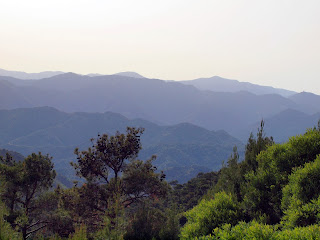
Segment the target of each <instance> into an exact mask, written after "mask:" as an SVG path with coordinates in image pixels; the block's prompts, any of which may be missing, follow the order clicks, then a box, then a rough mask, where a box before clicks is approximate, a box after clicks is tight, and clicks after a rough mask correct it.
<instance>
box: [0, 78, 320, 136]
mask: <svg viewBox="0 0 320 240" xmlns="http://www.w3.org/2000/svg"><path fill="white" fill-rule="evenodd" d="M1 79H3V80H2V81H0V84H1V87H0V98H1V103H0V105H1V106H0V107H1V108H2V109H13V108H17V107H38V106H51V107H55V108H57V109H59V110H62V111H66V112H75V111H81V112H106V111H112V112H117V113H120V114H122V115H124V116H126V117H129V118H143V119H146V120H148V121H152V122H155V123H158V124H164V125H166V124H167V125H172V124H178V123H181V122H189V123H192V124H195V125H198V126H201V127H204V128H207V129H209V130H220V129H224V130H226V131H227V132H229V133H230V134H231V135H233V136H236V137H240V136H243V135H242V132H243V129H246V128H247V126H250V125H252V124H255V123H256V122H259V121H260V120H261V119H262V118H264V119H266V118H269V117H272V116H274V115H276V114H278V113H280V112H282V111H285V110H287V109H294V110H297V111H301V112H305V113H308V114H310V113H312V114H314V113H316V112H320V104H319V102H320V100H319V98H320V97H319V96H318V97H317V95H314V96H316V97H315V98H316V99H314V98H310V97H308V96H309V95H306V94H296V95H293V96H291V97H290V98H285V97H282V96H280V95H277V94H266V95H255V94H252V93H249V92H245V91H243V92H235V93H230V92H229V93H225V92H212V91H202V90H199V89H197V88H195V87H194V86H188V85H185V84H182V83H179V82H166V81H162V80H157V79H147V78H132V77H126V76H118V75H108V76H97V77H89V76H83V75H77V74H73V73H66V74H61V75H56V76H53V77H51V78H46V79H42V80H18V79H12V78H8V77H0V80H1ZM300 95H301V96H300ZM296 96H300V97H299V99H298V100H296ZM317 102H318V104H317ZM306 106H312V107H306ZM248 134H249V133H248Z"/></svg>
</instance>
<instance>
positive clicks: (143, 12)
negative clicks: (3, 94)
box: [0, 0, 320, 94]
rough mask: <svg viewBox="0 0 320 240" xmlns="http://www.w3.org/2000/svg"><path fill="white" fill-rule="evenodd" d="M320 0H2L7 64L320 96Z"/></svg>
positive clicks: (1, 46) (2, 58) (2, 55)
mask: <svg viewBox="0 0 320 240" xmlns="http://www.w3.org/2000/svg"><path fill="white" fill-rule="evenodd" d="M319 65H320V1H319V0H299V1H298V0H264V1H263V0H161V1H154V0H134V1H133V0H117V1H111V0H54V1H51V0H28V1H25V0H0V68H2V69H6V70H16V71H25V72H41V71H66V72H76V73H80V74H88V73H100V74H113V73H117V72H123V71H135V72H138V73H140V74H142V75H143V76H146V77H149V78H159V79H165V80H189V79H196V78H201V77H211V76H221V77H224V78H229V79H237V80H239V81H243V82H251V83H255V84H260V85H267V86H273V87H279V88H285V89H289V90H294V91H298V92H301V91H308V92H314V93H316V94H320V66H319Z"/></svg>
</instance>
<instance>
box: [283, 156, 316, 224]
mask: <svg viewBox="0 0 320 240" xmlns="http://www.w3.org/2000/svg"><path fill="white" fill-rule="evenodd" d="M282 208H283V210H284V217H283V223H284V224H285V225H286V226H290V227H295V226H307V225H312V224H316V223H319V221H320V156H318V157H317V158H316V160H315V161H314V162H310V163H306V164H305V165H304V166H303V167H301V168H298V169H297V170H296V171H295V172H293V173H292V174H291V175H290V176H289V183H288V185H287V186H285V187H284V189H283V199H282Z"/></svg>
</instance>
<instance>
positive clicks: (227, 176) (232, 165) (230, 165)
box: [212, 146, 243, 201]
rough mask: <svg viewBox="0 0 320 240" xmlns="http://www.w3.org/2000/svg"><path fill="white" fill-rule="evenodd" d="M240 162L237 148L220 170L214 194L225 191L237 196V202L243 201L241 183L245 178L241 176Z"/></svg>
mask: <svg viewBox="0 0 320 240" xmlns="http://www.w3.org/2000/svg"><path fill="white" fill-rule="evenodd" d="M238 161H239V154H238V150H237V147H236V146H235V147H234V148H233V154H232V155H231V156H230V158H229V159H228V161H227V165H224V166H223V168H222V169H221V170H220V175H219V180H218V182H217V184H216V185H215V186H214V187H213V191H212V192H213V193H217V192H220V191H225V192H227V193H230V194H233V195H234V196H236V198H237V200H238V201H240V200H241V191H240V190H241V183H242V182H243V176H242V175H241V168H240V164H239V163H238Z"/></svg>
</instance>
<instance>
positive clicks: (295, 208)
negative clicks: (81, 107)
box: [0, 121, 320, 239]
mask: <svg viewBox="0 0 320 240" xmlns="http://www.w3.org/2000/svg"><path fill="white" fill-rule="evenodd" d="M263 128H264V123H263V121H262V122H261V128H260V129H258V133H257V136H256V137H254V136H253V134H251V135H250V137H249V139H248V143H247V145H246V153H245V159H244V161H242V162H239V155H238V153H237V148H236V147H235V148H234V150H233V153H232V154H231V156H230V158H229V159H228V161H227V162H226V164H224V165H223V168H222V169H221V170H220V171H219V172H212V173H206V174H199V175H198V176H197V177H196V178H194V179H192V180H190V181H189V182H188V183H186V184H182V185H181V184H178V183H177V182H171V183H170V184H168V183H167V182H166V181H165V180H164V179H165V175H164V174H163V173H162V172H158V171H157V170H156V168H155V167H154V165H153V161H154V160H155V157H153V156H152V157H151V158H150V159H149V160H147V161H141V160H139V159H137V157H138V153H139V151H140V149H141V143H140V136H141V134H142V133H143V129H136V128H128V129H127V132H126V133H125V134H121V133H119V132H118V133H116V134H115V135H114V136H108V135H106V134H104V135H102V136H98V138H97V139H96V140H94V139H93V140H92V144H93V145H92V147H90V148H89V149H88V150H86V151H79V150H78V149H76V150H75V154H76V155H77V158H78V161H77V162H76V163H73V166H74V168H75V170H76V172H77V174H78V176H80V177H81V178H83V179H84V181H85V183H84V184H83V185H81V186H78V185H77V184H75V185H74V187H72V188H70V189H65V188H62V187H60V186H57V187H55V188H53V187H52V185H53V181H54V178H55V175H56V174H55V171H54V169H53V164H52V162H51V158H50V156H48V155H42V154H41V153H38V154H32V155H30V156H28V157H27V158H25V159H23V160H16V159H14V158H13V157H11V156H10V155H9V154H7V155H6V156H5V157H1V163H0V174H1V201H2V203H1V205H0V239H179V238H180V239H320V225H319V222H320V184H319V183H320V129H319V127H318V128H313V129H308V130H307V131H306V133H305V134H304V135H300V136H296V137H292V138H290V139H289V141H288V142H286V143H283V144H275V143H274V141H273V139H272V137H266V136H265V134H264V131H263Z"/></svg>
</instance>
